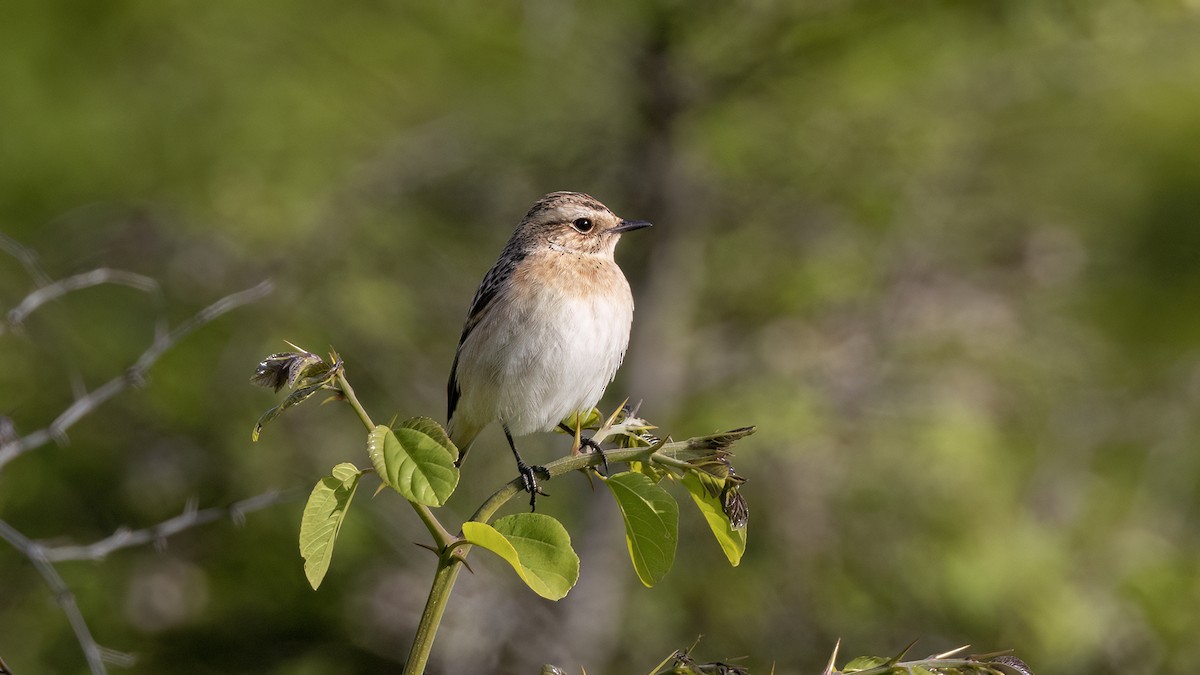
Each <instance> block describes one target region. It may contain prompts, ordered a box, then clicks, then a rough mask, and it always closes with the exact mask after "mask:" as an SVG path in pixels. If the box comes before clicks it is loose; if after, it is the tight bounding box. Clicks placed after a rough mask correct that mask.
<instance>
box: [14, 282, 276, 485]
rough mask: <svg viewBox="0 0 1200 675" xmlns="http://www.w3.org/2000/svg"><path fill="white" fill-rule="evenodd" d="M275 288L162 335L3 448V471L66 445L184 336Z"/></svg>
mask: <svg viewBox="0 0 1200 675" xmlns="http://www.w3.org/2000/svg"><path fill="white" fill-rule="evenodd" d="M273 289H274V284H273V283H272V282H271V281H269V280H268V281H263V282H262V283H260V284H258V285H257V286H254V287H252V288H248V289H246V290H244V291H240V292H238V293H233V294H231V295H227V296H225V297H223V298H221V299H220V300H218V301H216V302H214V303H213V304H211V305H209V306H208V307H205V308H204V309H202V310H200V311H199V312H198V313H196V315H195V316H193V317H192V318H190V319H188V320H187V321H184V322H183V323H181V324H179V325H178V326H176V327H175V329H174V330H172V331H170V332H169V333H164V334H160V335H159V336H157V337H156V338H155V339H154V342H153V343H152V344H151V345H150V347H149V348H148V349H146V351H145V352H143V353H142V355H141V356H140V357H138V359H137V361H135V362H134V364H133V365H132V366H130V367H129V368H127V369H126V370H125V372H124V373H122V374H120V375H118V376H117V377H114V378H113V379H111V380H109V381H108V382H105V383H104V384H102V385H100V387H99V388H97V389H95V390H93V391H92V392H91V393H89V394H87V395H86V396H82V397H80V398H77V399H76V400H75V402H74V403H72V404H71V405H70V406H68V407H67V409H66V410H64V411H63V412H62V413H61V414H59V416H58V417H56V418H55V419H54V421H53V422H51V423H50V425H49V426H48V427H46V428H45V429H39V430H38V431H34V432H32V433H30V434H27V435H25V436H22V437H19V438H16V439H13V440H10V441H7V442H5V443H4V444H3V445H0V469H3V468H4V465H6V464H8V463H9V462H11V461H12V460H14V459H16V458H17V457H19V456H20V455H22V454H24V453H26V452H29V451H30V450H34V449H36V448H39V447H41V446H43V445H45V444H46V443H48V442H50V441H51V440H54V441H57V442H58V443H60V444H62V443H65V442H66V439H67V430H68V429H70V428H71V427H72V426H73V425H74V424H75V423H76V422H78V421H79V420H80V419H82V418H83V417H84V416H86V415H88V414H90V413H91V412H92V411H94V410H95V409H96V408H98V407H99V406H100V405H101V404H103V403H104V402H106V401H108V400H109V399H111V398H113V397H114V396H116V395H117V394H119V393H121V392H122V391H125V389H127V388H129V386H130V385H134V384H141V383H142V382H143V381H144V380H145V378H146V371H148V370H149V369H150V366H152V365H154V363H155V362H156V361H158V359H159V357H161V356H162V355H163V353H164V352H166V351H167V350H168V349H170V348H171V347H174V346H175V344H176V343H177V342H179V340H181V339H182V338H183V337H185V336H186V335H188V334H189V333H191V332H192V331H194V330H196V329H197V328H199V327H200V326H203V325H204V324H206V323H209V322H210V321H212V320H214V319H216V318H217V317H219V316H221V315H222V314H225V313H226V312H228V311H230V310H233V309H236V308H238V307H241V306H242V305H246V304H249V303H252V302H255V301H257V300H259V299H261V298H263V297H264V296H266V295H267V294H268V293H270V292H271V291H272V290H273Z"/></svg>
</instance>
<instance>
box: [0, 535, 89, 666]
mask: <svg viewBox="0 0 1200 675" xmlns="http://www.w3.org/2000/svg"><path fill="white" fill-rule="evenodd" d="M0 539H4V540H5V541H7V542H8V543H9V544H12V546H13V548H15V549H17V550H18V551H20V552H21V553H22V554H24V556H25V557H26V558H29V561H30V562H32V563H33V566H34V568H35V569H37V571H38V574H40V575H42V579H43V580H44V581H45V582H46V585H47V586H49V587H50V590H51V591H53V593H54V601H55V602H57V603H58V606H59V607H61V608H62V611H63V614H66V615H67V622H68V623H70V624H71V630H72V631H74V632H75V639H76V640H77V641H78V642H79V646H80V648H82V649H83V655H84V657H85V658H86V659H87V663H88V668H89V669H90V670H91V671H92V673H105V672H107V670H106V669H105V667H104V658H103V656H102V650H101V648H100V645H99V644H97V643H96V639H95V638H94V637H92V631H91V630H89V629H88V625H87V621H85V620H84V618H83V613H82V612H80V611H79V605H78V604H77V603H76V602H75V594H74V593H72V592H71V589H70V588H68V587H67V582H65V581H63V578H62V576H61V575H59V573H58V570H56V569H54V565H53V564H51V562H50V561H49V560H47V559H46V557H45V555H43V554H42V551H41V547H40V546H38V545H37V544H36V543H35V542H33V541H30V539H29V538H28V537H26V536H25V535H23V534H21V533H20V532H18V531H17V530H16V528H14V527H13V526H12V525H9V524H8V523H6V522H4V521H3V520H0Z"/></svg>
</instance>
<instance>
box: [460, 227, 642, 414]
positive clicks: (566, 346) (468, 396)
mask: <svg viewBox="0 0 1200 675" xmlns="http://www.w3.org/2000/svg"><path fill="white" fill-rule="evenodd" d="M523 262H524V263H526V264H523V265H521V266H519V267H518V269H517V270H515V271H514V274H513V277H512V279H511V285H510V286H509V287H508V288H506V289H505V291H504V292H503V293H502V296H503V297H501V298H497V300H498V301H499V302H498V304H497V305H496V306H495V307H494V308H492V309H493V311H490V312H489V313H488V316H487V317H486V319H485V320H484V321H482V322H481V323H480V325H478V326H477V327H476V329H475V330H474V331H472V334H471V335H470V336H469V337H468V342H473V343H474V344H470V345H467V344H464V348H465V349H464V353H463V354H462V357H463V362H461V363H460V364H459V365H460V368H461V369H462V372H460V380H459V381H460V382H470V383H472V386H470V387H469V388H467V387H464V390H463V398H462V400H461V401H460V405H461V406H462V407H463V408H464V410H463V412H464V413H467V416H468V417H470V418H472V419H476V420H479V421H481V422H483V421H484V420H487V421H491V420H497V419H498V420H500V421H502V422H504V423H506V424H507V425H508V427H509V429H510V430H511V431H512V432H513V434H514V435H518V436H520V435H523V434H529V433H534V432H537V431H547V430H549V429H552V428H554V426H555V425H557V424H558V422H559V421H560V420H562V419H563V418H564V417H567V416H568V415H570V414H572V413H574V412H576V411H577V410H583V409H590V408H592V407H593V406H595V405H596V403H597V402H598V401H599V400H600V397H601V395H603V393H604V389H605V387H606V386H607V385H608V383H609V382H610V381H612V378H613V376H614V375H615V374H616V371H617V368H618V367H619V366H620V365H621V360H622V359H623V358H624V355H625V349H626V347H627V346H628V344H629V327H630V324H631V322H632V320H633V298H632V296H631V294H630V291H629V284H628V282H626V281H625V276H624V275H623V274H622V273H621V270H620V268H619V267H617V265H616V263H615V262H613V261H612V260H604V259H602V258H600V257H599V256H590V255H573V254H571V253H567V252H558V251H554V250H550V251H548V252H544V253H543V252H539V253H538V254H537V256H536V257H532V258H531V259H527V260H525V261H523ZM463 376H465V377H463ZM484 423H486V422H484Z"/></svg>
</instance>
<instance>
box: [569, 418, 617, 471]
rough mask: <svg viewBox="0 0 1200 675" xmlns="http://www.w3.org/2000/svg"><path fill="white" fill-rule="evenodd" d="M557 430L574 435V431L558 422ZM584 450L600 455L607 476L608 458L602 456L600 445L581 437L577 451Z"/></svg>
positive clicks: (602, 451)
mask: <svg viewBox="0 0 1200 675" xmlns="http://www.w3.org/2000/svg"><path fill="white" fill-rule="evenodd" d="M558 428H559V429H562V430H563V431H565V432H567V433H568V434H571V435H572V436H574V435H575V430H574V429H572V428H571V427H569V426H567V424H566V423H565V422H559V423H558ZM584 448H587V449H588V452H594V453H596V454H598V455H600V462H601V463H602V464H603V465H604V473H605V474H608V456H607V455H605V454H604V450H602V449H601V448H600V444H599V443H597V442H596V441H593V440H592V439H591V438H583V437H582V436H581V437H580V438H579V449H580V450H583V449H584Z"/></svg>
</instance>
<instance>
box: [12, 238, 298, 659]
mask: <svg viewBox="0 0 1200 675" xmlns="http://www.w3.org/2000/svg"><path fill="white" fill-rule="evenodd" d="M0 248H3V249H4V250H5V251H7V252H9V253H11V254H12V255H13V256H14V257H16V258H17V259H18V260H20V261H21V262H22V263H23V264H24V265H25V266H26V268H27V269H28V270H29V271H30V274H32V275H33V276H34V278H35V280H37V281H41V280H42V279H43V278H44V277H45V274H44V273H42V272H41V270H40V268H39V267H38V266H37V262H36V256H34V255H33V254H32V253H31V252H30V251H29V249H27V248H25V247H23V246H21V245H20V244H18V243H16V242H15V241H13V240H12V239H11V238H9V237H6V236H0ZM97 272H99V274H96V275H94V276H89V275H87V274H83V275H76V276H75V277H69V278H68V279H65V280H62V281H61V282H58V283H57V284H53V283H52V284H50V285H49V286H45V285H44V286H43V287H42V288H40V289H39V290H38V291H34V293H32V294H30V296H27V297H26V298H25V300H24V301H22V303H21V305H18V307H17V308H16V309H14V310H13V311H12V312H10V313H9V316H10V317H12V316H13V315H14V313H15V315H16V318H18V319H23V318H24V317H26V316H28V315H29V313H30V312H32V311H34V310H35V309H37V308H38V307H39V306H41V305H42V304H44V303H46V302H49V301H50V300H52V299H54V298H56V297H60V296H61V295H63V294H64V293H66V292H69V291H71V290H76V289H79V288H86V287H88V286H94V285H96V284H100V283H120V284H125V285H129V286H133V287H135V288H140V289H142V290H147V286H146V284H145V283H143V282H144V281H145V277H140V276H139V275H135V274H132V273H128V272H126V273H121V272H118V271H114V270H98V271H97ZM150 283H151V284H153V283H154V282H153V281H150ZM47 288H52V290H49V291H47V290H46V289H47ZM154 288H155V289H157V284H155V285H154ZM272 290H274V284H273V283H272V282H271V281H270V280H267V281H263V282H261V283H259V284H258V285H256V286H253V287H251V288H248V289H246V290H244V291H240V292H237V293H232V294H230V295H227V296H225V297H223V298H221V299H220V300H217V301H216V302H214V303H213V304H211V305H209V306H208V307H205V308H204V309H202V310H200V311H199V312H197V313H196V314H195V315H194V316H192V317H191V318H190V319H188V320H187V321H184V322H183V323H181V324H179V325H178V326H176V327H175V329H174V330H172V331H170V332H167V331H164V330H156V333H155V337H154V342H153V343H151V345H150V347H148V348H147V349H146V351H144V352H142V355H141V356H139V357H138V359H137V361H135V362H134V363H133V365H132V366H130V367H129V368H127V369H126V370H125V372H124V373H122V374H121V375H119V376H117V377H115V378H113V379H111V380H109V381H108V382H106V383H104V384H103V385H101V386H100V387H99V388H98V389H96V390H94V391H92V392H91V393H89V394H86V395H84V396H81V397H79V398H76V399H75V401H74V402H73V403H72V404H71V405H70V406H68V407H67V409H66V410H64V411H63V412H62V413H60V414H59V415H58V417H56V418H55V419H54V421H53V422H51V423H50V425H49V426H48V427H46V428H45V429H40V430H38V431H35V432H33V433H31V434H27V435H25V436H21V437H17V438H14V439H11V440H6V441H4V442H3V443H2V444H0V469H3V468H4V466H5V465H6V464H8V462H11V461H12V460H13V459H16V458H17V457H19V456H20V455H22V454H24V453H26V452H29V451H30V450H34V449H36V448H39V447H41V446H43V445H45V444H46V443H48V442H49V441H50V440H52V439H53V440H56V441H58V442H59V443H63V442H65V441H66V432H67V430H68V429H70V428H71V427H72V426H73V425H74V424H75V423H76V422H78V421H79V420H80V419H82V418H83V417H85V416H87V415H88V414H90V413H92V412H93V411H95V410H96V409H97V408H99V407H100V406H101V405H102V404H104V403H105V402H106V401H108V400H109V399H111V398H113V397H114V396H116V395H117V394H119V393H121V392H122V391H124V390H125V389H127V388H128V387H129V386H131V385H135V384H140V383H141V382H143V381H144V380H145V378H146V372H147V371H148V370H149V369H150V367H151V366H153V365H154V363H155V362H156V361H158V359H159V357H161V356H162V355H163V353H165V352H166V351H167V350H168V349H170V348H172V347H174V346H175V344H176V343H178V342H179V341H180V340H181V339H183V338H184V337H185V336H187V335H188V334H190V333H191V332H192V331H194V330H196V329H197V328H199V327H200V326H203V325H204V324H206V323H209V322H211V321H213V320H214V319H216V318H217V317H219V316H221V315H222V314H225V313H226V312H229V311H231V310H233V309H236V308H238V307H241V306H242V305H246V304H249V303H252V302H255V301H257V300H259V299H261V298H263V297H265V296H266V295H267V294H269V293H270V292H271V291H272ZM268 497H270V499H268ZM276 498H277V497H275V496H272V495H271V494H270V493H268V494H267V495H260V496H259V497H254V498H251V499H248V500H245V501H243V502H239V503H238V504H235V505H234V507H231V508H230V509H229V510H228V512H229V513H231V514H233V515H234V517H235V518H236V517H239V514H241V513H245V512H247V511H251V510H254V509H257V508H262V507H264V506H266V505H267V503H268V502H271V503H273V501H274V500H275V499H276ZM211 511H213V510H212V509H206V510H205V511H194V510H193V511H192V514H193V515H191V516H190V517H189V515H188V513H186V512H185V513H184V515H182V516H179V517H176V518H173V519H171V520H169V521H166V522H165V523H162V524H160V525H158V526H155V527H152V528H148V529H147V530H139V531H137V532H131V533H129V534H128V535H122V534H121V533H120V532H118V533H116V534H114V535H112V536H111V537H108V538H107V539H104V540H101V541H100V542H97V543H96V544H93V545H92V547H95V548H94V549H93V550H88V549H90V548H92V547H82V548H80V547H64V549H63V550H65V551H66V553H63V552H62V550H60V551H59V553H58V554H57V557H56V558H54V559H55V560H67V559H79V558H78V557H71V556H73V555H78V554H89V555H90V554H93V553H100V557H103V553H105V552H108V551H112V550H116V549H118V548H122V547H123V546H132V545H134V544H135V543H141V541H134V540H140V539H142V538H143V537H146V539H145V540H149V539H150V538H155V537H161V536H166V534H171V533H174V532H178V531H180V530H181V529H185V528H184V527H181V525H182V524H184V523H185V522H187V521H188V520H190V521H191V522H190V525H187V526H188V527H190V526H194V525H197V524H199V523H201V522H208V521H209V520H211V519H214V518H215V517H216V516H215V515H211V514H210V512H211ZM218 511H220V510H218ZM200 514H204V515H203V516H201V515H200ZM181 519H183V520H181ZM156 533H157V534H156ZM122 537H125V539H124V540H122ZM0 538H2V539H4V540H5V541H7V542H8V543H9V544H11V545H12V546H13V547H14V548H16V549H17V550H18V551H20V552H21V553H22V554H24V555H25V557H26V558H28V559H29V561H30V562H32V563H33V565H34V567H35V568H36V569H37V571H38V573H39V574H40V575H41V576H42V579H43V580H45V582H46V585H47V586H49V587H50V590H51V591H53V593H54V599H55V601H56V602H57V603H58V605H59V607H61V608H62V610H63V613H64V614H66V615H67V621H68V622H69V623H70V624H71V630H72V631H74V633H75V638H76V640H77V641H78V642H79V646H80V648H81V649H82V650H83V653H84V657H85V658H86V659H87V663H88V667H89V669H90V670H91V671H92V673H101V674H102V673H106V672H107V671H106V669H105V666H104V657H105V655H106V653H108V654H114V655H116V656H117V658H118V659H120V658H121V655H119V654H118V653H114V652H109V651H108V650H105V649H103V648H101V647H100V645H99V644H98V643H97V642H96V640H95V638H94V637H92V633H91V630H89V629H88V625H87V621H86V620H85V619H84V618H83V614H82V613H81V612H80V611H79V605H78V603H76V602H75V595H74V594H73V593H71V590H70V588H68V587H67V584H66V582H65V581H64V580H63V578H62V576H61V575H59V573H58V570H56V569H55V568H54V565H53V563H52V561H51V558H50V557H49V555H50V553H49V552H53V551H55V550H56V549H52V548H46V547H43V546H42V545H41V544H38V543H37V542H34V541H31V540H30V539H29V538H28V537H26V536H25V535H23V534H21V533H20V532H19V531H18V530H17V529H16V528H14V527H12V526H11V525H9V524H8V523H6V522H4V521H0Z"/></svg>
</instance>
